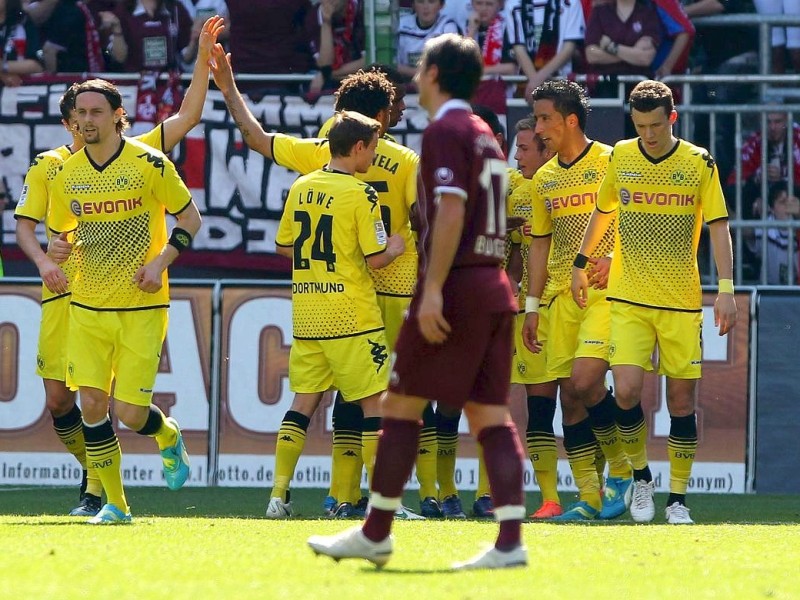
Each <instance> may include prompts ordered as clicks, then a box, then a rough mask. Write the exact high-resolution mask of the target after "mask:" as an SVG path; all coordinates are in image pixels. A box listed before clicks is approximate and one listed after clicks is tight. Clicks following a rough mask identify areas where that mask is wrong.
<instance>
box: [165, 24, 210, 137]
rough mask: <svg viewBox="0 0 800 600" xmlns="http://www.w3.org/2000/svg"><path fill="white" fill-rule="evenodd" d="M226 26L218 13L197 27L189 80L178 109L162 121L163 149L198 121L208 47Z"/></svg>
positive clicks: (203, 89) (206, 88)
mask: <svg viewBox="0 0 800 600" xmlns="http://www.w3.org/2000/svg"><path fill="white" fill-rule="evenodd" d="M224 29H225V20H224V19H223V18H222V17H220V16H219V15H215V16H213V17H211V18H209V19H208V20H207V21H206V22H205V23H204V24H203V29H202V30H201V31H200V37H199V39H198V47H197V61H195V63H194V71H193V72H192V81H191V82H190V83H189V87H188V88H187V89H186V94H185V95H184V97H183V102H181V107H180V109H179V110H178V112H177V113H176V114H174V115H172V116H171V117H170V118H169V119H167V120H166V121H164V123H163V129H164V152H166V153H169V152H170V151H171V150H172V149H173V148H174V147H175V146H176V145H177V144H178V142H180V141H181V140H182V139H183V138H184V137H185V136H186V134H187V133H189V132H190V131H191V130H192V129H193V128H194V127H196V126H197V124H198V123H200V117H201V116H202V115H203V105H204V104H205V101H206V92H208V74H209V66H208V63H209V62H210V61H211V49H212V48H213V47H214V44H216V43H217V36H219V34H220V33H222V31H223V30H224Z"/></svg>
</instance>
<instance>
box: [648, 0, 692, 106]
mask: <svg viewBox="0 0 800 600" xmlns="http://www.w3.org/2000/svg"><path fill="white" fill-rule="evenodd" d="M654 4H655V6H656V11H657V12H658V16H659V19H660V20H661V29H662V31H661V39H662V42H661V45H659V47H658V49H657V50H656V57H655V59H653V64H652V65H651V67H652V69H653V73H654V75H655V78H656V79H661V78H663V77H666V76H667V75H672V74H683V73H686V70H687V69H688V67H689V52H690V50H691V47H692V42H693V41H694V34H695V30H694V25H692V22H691V20H690V19H689V17H688V16H687V14H686V12H685V11H684V10H683V7H682V6H681V4H680V2H679V1H678V0H654ZM674 93H675V90H673V94H674Z"/></svg>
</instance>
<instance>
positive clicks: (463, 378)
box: [308, 34, 527, 569]
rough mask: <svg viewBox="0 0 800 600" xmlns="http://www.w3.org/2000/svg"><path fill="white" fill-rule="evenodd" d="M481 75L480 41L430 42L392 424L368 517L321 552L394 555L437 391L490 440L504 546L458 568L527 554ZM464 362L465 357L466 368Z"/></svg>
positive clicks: (501, 195) (491, 142) (492, 143)
mask: <svg viewBox="0 0 800 600" xmlns="http://www.w3.org/2000/svg"><path fill="white" fill-rule="evenodd" d="M481 74H482V59H481V53H480V49H479V48H478V46H477V44H476V43H475V42H474V41H473V40H471V39H468V38H464V37H462V36H459V35H456V34H445V35H442V36H439V37H436V38H434V39H432V40H429V41H428V42H427V43H426V44H425V49H424V51H423V56H422V58H421V59H420V63H419V69H418V71H417V76H416V81H417V86H418V89H419V101H420V105H421V106H423V107H424V108H425V109H426V110H427V111H428V114H429V115H430V116H431V119H432V121H431V124H430V125H429V126H428V128H427V129H426V130H425V133H424V134H423V138H422V159H421V160H422V162H421V166H420V174H421V177H422V189H421V190H420V197H419V198H418V200H417V204H418V206H419V208H420V219H421V221H422V228H421V231H420V235H421V248H420V253H419V276H418V277H419V278H418V282H417V288H416V293H415V295H414V298H413V300H412V301H411V306H410V307H409V315H408V318H407V319H406V321H405V322H404V323H403V327H402V329H401V331H400V337H399V339H398V341H397V346H396V354H397V357H396V361H395V364H394V368H393V370H392V374H391V378H390V384H389V393H388V396H387V397H386V398H385V400H384V404H383V431H382V433H381V439H380V442H379V444H378V453H377V456H376V459H375V470H374V474H373V478H372V490H371V491H372V494H371V497H370V509H369V513H368V516H367V520H366V522H365V523H364V525H363V527H356V528H354V529H351V530H348V531H345V532H343V533H341V534H339V535H335V536H312V537H311V538H309V540H308V543H309V546H311V548H312V550H314V552H316V553H317V554H326V555H328V556H331V557H332V558H334V559H337V560H338V559H341V558H364V559H366V560H368V561H370V562H372V563H374V564H375V565H377V566H379V567H380V566H383V565H384V564H386V562H387V561H388V560H389V558H390V557H391V553H392V536H391V535H390V530H391V526H392V519H393V517H394V512H395V510H396V509H397V508H398V507H399V506H400V501H401V498H402V495H403V486H404V485H405V482H406V481H407V480H408V478H409V476H410V475H411V470H412V467H413V465H414V459H415V457H416V452H417V438H418V436H419V430H420V422H419V420H420V416H421V415H422V410H423V408H424V407H425V404H426V402H427V401H428V399H436V400H437V401H439V402H440V403H442V404H445V405H447V406H448V407H451V408H454V409H461V408H463V410H464V413H465V414H466V415H467V419H468V420H469V423H470V429H471V431H472V432H473V434H474V435H476V437H477V439H478V442H479V443H480V444H481V446H482V447H483V454H484V458H485V460H486V468H487V471H488V473H489V482H490V485H491V488H492V500H493V502H494V506H495V517H496V519H497V520H498V521H499V522H500V534H499V536H498V538H497V541H496V543H495V545H494V546H493V547H492V548H490V549H489V550H486V551H485V552H482V553H481V554H479V555H478V556H476V557H475V558H474V559H472V560H470V561H467V562H464V563H456V564H455V565H453V567H454V568H456V569H476V568H477V569H480V568H505V567H515V566H524V565H526V564H527V551H526V549H525V547H524V546H523V545H522V542H521V527H520V525H521V523H522V519H523V517H524V516H525V505H524V494H523V491H522V461H523V452H522V447H521V444H520V442H519V437H518V435H517V430H516V428H515V426H514V424H513V422H512V421H511V415H510V413H509V411H508V391H509V385H510V384H509V377H508V374H509V372H510V369H511V350H512V348H511V346H512V336H513V331H514V314H515V313H516V304H515V301H514V297H513V294H512V292H511V287H510V285H509V282H508V277H507V276H506V275H505V273H504V272H503V271H502V270H501V268H500V264H501V262H502V260H503V255H504V250H505V232H506V212H505V210H506V208H505V197H506V187H507V184H506V163H505V161H504V160H503V154H502V152H501V151H500V148H499V146H498V145H497V141H496V140H495V138H494V136H493V135H492V132H491V130H490V129H489V127H488V126H487V125H486V124H485V123H484V122H483V121H482V120H481V119H479V118H478V117H477V116H475V115H473V114H472V110H471V108H470V106H469V103H468V102H469V99H470V97H471V96H472V94H473V93H474V91H475V88H476V87H477V85H478V82H479V81H480V77H481ZM456 366H457V367H456Z"/></svg>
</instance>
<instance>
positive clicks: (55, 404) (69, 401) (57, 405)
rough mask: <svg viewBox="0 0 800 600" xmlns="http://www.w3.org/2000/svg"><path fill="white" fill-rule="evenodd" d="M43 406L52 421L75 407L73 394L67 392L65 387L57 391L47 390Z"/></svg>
mask: <svg viewBox="0 0 800 600" xmlns="http://www.w3.org/2000/svg"><path fill="white" fill-rule="evenodd" d="M45 404H46V406H47V410H48V412H49V413H50V415H51V416H52V417H53V418H54V419H57V418H59V417H63V416H64V415H66V414H67V413H68V412H69V411H71V410H72V407H73V406H75V392H71V391H69V390H68V389H67V388H66V387H64V388H63V389H59V390H47V393H46V394H45Z"/></svg>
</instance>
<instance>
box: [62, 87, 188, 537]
mask: <svg viewBox="0 0 800 600" xmlns="http://www.w3.org/2000/svg"><path fill="white" fill-rule="evenodd" d="M75 111H76V113H77V120H78V128H79V130H80V132H81V134H82V135H83V140H84V143H85V144H86V146H85V147H84V148H83V149H82V150H80V151H79V152H77V153H76V154H74V155H73V156H72V157H71V158H69V159H68V160H67V161H65V162H64V164H63V165H62V167H61V170H60V171H59V172H58V174H57V175H56V176H55V179H54V180H53V183H52V186H51V192H50V194H51V202H50V211H49V215H48V226H49V227H50V229H51V230H52V231H53V232H54V233H56V234H58V239H59V240H63V236H64V234H65V233H67V232H68V233H69V234H70V237H71V239H70V242H71V248H70V250H71V254H72V255H73V256H72V261H73V264H72V268H73V269H74V275H73V277H72V281H71V282H70V291H71V294H72V295H71V299H70V307H69V325H68V328H69V335H68V337H67V378H66V384H67V386H68V387H69V388H70V389H78V390H79V392H80V397H81V408H82V411H83V437H84V440H85V445H86V460H87V462H88V464H89V465H90V466H92V467H94V468H95V469H97V472H98V475H99V477H100V481H101V483H102V486H103V489H104V490H105V492H106V496H107V503H106V504H105V505H104V506H103V508H102V509H101V510H100V512H99V513H97V515H96V516H94V517H93V518H92V519H90V520H89V523H92V524H115V523H129V522H130V521H131V514H130V509H129V507H128V503H127V500H126V498H125V492H124V489H123V484H122V471H121V460H122V454H121V451H120V446H119V441H118V440H117V436H116V434H115V433H114V429H113V427H112V425H111V421H110V420H109V417H108V409H109V401H110V399H111V397H110V391H111V385H112V380H113V382H114V400H115V404H114V413H115V416H116V417H117V418H118V419H119V420H120V421H122V422H123V423H124V424H125V425H126V426H128V427H129V428H131V429H133V430H134V431H136V432H138V433H140V434H142V435H147V436H150V437H153V438H155V440H156V442H157V444H158V447H159V450H160V451H161V457H162V462H163V466H164V469H163V472H164V477H165V480H166V482H167V485H168V487H169V488H170V489H179V488H180V487H181V486H182V485H183V484H184V483H185V481H186V479H187V477H188V476H189V463H188V455H187V453H186V448H185V446H184V444H183V439H182V436H181V432H180V429H179V428H178V424H177V422H176V421H175V420H174V419H173V418H166V417H165V416H164V414H163V413H162V412H161V411H160V410H159V409H158V407H156V406H153V405H152V395H153V384H154V383H155V378H156V374H157V372H158V365H159V362H160V354H161V347H162V344H163V342H164V336H165V335H166V330H167V308H168V306H169V286H168V280H167V267H168V266H169V264H171V263H172V261H174V260H175V258H177V256H178V254H179V253H180V252H181V251H182V250H184V249H186V248H187V247H189V245H190V244H191V241H192V237H193V236H194V235H195V234H196V233H197V231H198V229H199V228H200V213H199V212H198V211H197V207H196V206H195V204H194V202H193V201H192V198H191V195H190V193H189V190H188V189H187V187H186V185H185V184H184V183H183V181H181V178H180V177H179V176H178V173H177V170H176V169H175V166H174V165H173V164H172V162H170V160H169V159H168V158H167V157H166V156H165V155H164V154H163V153H161V152H159V151H158V150H155V149H153V148H151V147H149V146H146V145H145V144H143V143H141V142H138V141H136V140H132V139H127V138H123V137H122V133H123V131H124V130H125V128H126V127H127V125H128V122H127V117H126V114H125V110H124V108H123V107H122V96H121V94H120V92H119V90H118V89H117V88H116V87H115V86H114V85H112V84H111V83H109V82H107V81H104V80H102V79H93V80H90V81H87V82H84V83H82V84H80V85H79V86H78V87H77V89H76V90H75ZM165 211H169V212H170V213H172V214H173V215H175V217H176V219H177V224H176V226H175V227H174V228H173V230H172V234H171V235H170V236H169V238H168V237H167V228H166V219H165ZM58 258H59V259H61V258H64V257H63V256H59V257H58Z"/></svg>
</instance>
